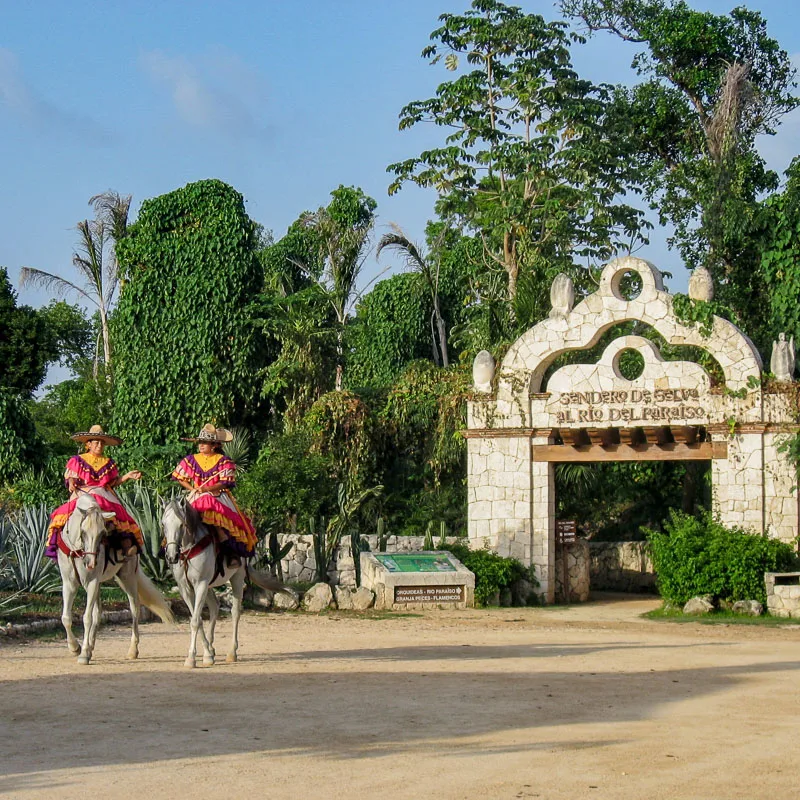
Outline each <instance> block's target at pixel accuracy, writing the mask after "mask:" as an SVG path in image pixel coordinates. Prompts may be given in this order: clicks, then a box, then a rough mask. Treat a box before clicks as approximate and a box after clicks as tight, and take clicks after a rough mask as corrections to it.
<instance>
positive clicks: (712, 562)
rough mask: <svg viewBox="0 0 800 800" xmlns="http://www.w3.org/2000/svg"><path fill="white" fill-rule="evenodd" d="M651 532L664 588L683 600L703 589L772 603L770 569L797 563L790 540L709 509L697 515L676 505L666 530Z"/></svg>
mask: <svg viewBox="0 0 800 800" xmlns="http://www.w3.org/2000/svg"><path fill="white" fill-rule="evenodd" d="M645 532H646V534H647V538H648V540H649V542H650V550H651V553H652V556H653V565H654V566H655V571H656V575H657V582H658V589H659V592H660V593H661V596H662V597H663V598H664V599H665V600H669V601H670V602H672V603H676V604H680V605H682V604H683V603H685V602H687V600H690V599H691V598H692V597H696V596H697V595H703V594H710V595H713V596H714V597H715V598H719V599H723V600H729V601H736V600H758V601H760V602H761V603H762V604H764V605H766V602H767V599H766V592H765V588H764V573H765V572H781V571H785V570H789V569H792V568H793V567H794V565H795V563H796V560H797V557H796V555H795V553H794V551H793V550H792V548H791V547H790V546H789V545H788V544H786V543H784V542H781V541H779V540H777V539H769V538H767V537H766V536H761V535H759V534H755V533H752V532H748V531H746V530H742V529H741V528H726V527H725V526H724V525H722V524H720V523H719V522H716V521H714V520H713V519H712V518H711V516H710V515H708V514H706V515H703V516H700V517H691V516H688V515H686V514H681V513H678V512H676V511H673V512H671V514H670V517H669V519H668V520H667V521H666V522H665V523H664V531H663V532H662V531H653V530H645Z"/></svg>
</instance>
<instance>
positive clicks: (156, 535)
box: [118, 483, 172, 586]
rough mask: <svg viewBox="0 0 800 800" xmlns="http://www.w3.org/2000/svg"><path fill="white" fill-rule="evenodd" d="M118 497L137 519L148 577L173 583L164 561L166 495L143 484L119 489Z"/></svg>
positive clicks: (167, 497) (165, 584) (166, 583)
mask: <svg viewBox="0 0 800 800" xmlns="http://www.w3.org/2000/svg"><path fill="white" fill-rule="evenodd" d="M118 494H119V498H120V500H122V504H123V505H124V506H125V508H126V509H127V511H128V513H129V514H130V515H131V516H132V517H133V518H134V519H135V520H136V524H137V525H138V526H139V528H140V529H141V531H142V537H143V538H144V550H142V555H141V560H142V564H143V565H144V567H145V569H146V571H147V573H148V575H150V577H151V578H152V579H153V580H154V581H155V582H156V583H158V584H161V585H162V586H167V585H170V584H171V583H172V572H171V570H170V568H169V566H168V564H167V562H166V560H165V559H163V558H161V540H162V538H163V535H164V534H163V533H162V530H161V513H162V509H163V507H164V502H165V500H168V499H169V498H170V497H171V495H168V496H164V495H162V494H161V493H160V492H158V491H156V490H155V489H150V488H148V487H146V486H143V485H142V484H140V483H135V484H133V485H131V484H128V485H126V486H124V487H120V489H119V490H118Z"/></svg>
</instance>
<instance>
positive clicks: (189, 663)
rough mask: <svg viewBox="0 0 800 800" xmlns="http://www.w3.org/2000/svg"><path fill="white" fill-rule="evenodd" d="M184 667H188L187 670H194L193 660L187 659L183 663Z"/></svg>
mask: <svg viewBox="0 0 800 800" xmlns="http://www.w3.org/2000/svg"><path fill="white" fill-rule="evenodd" d="M183 666H184V667H189V669H194V668H195V663H194V659H193V658H187V659H186V661H184V662H183Z"/></svg>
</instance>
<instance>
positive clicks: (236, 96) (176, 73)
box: [140, 50, 267, 138]
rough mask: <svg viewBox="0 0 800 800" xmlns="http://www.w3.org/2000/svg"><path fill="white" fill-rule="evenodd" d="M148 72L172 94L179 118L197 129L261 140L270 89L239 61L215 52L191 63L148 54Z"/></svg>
mask: <svg viewBox="0 0 800 800" xmlns="http://www.w3.org/2000/svg"><path fill="white" fill-rule="evenodd" d="M140 61H141V65H142V68H143V69H144V70H145V72H146V73H147V74H148V75H149V76H150V77H151V78H152V79H153V81H155V82H156V83H157V84H159V85H160V86H162V87H164V88H166V89H167V91H168V92H169V95H170V98H171V100H172V104H173V106H174V108H175V111H176V112H177V114H178V116H179V117H180V118H181V120H183V121H184V122H185V123H186V124H188V125H191V126H192V127H195V128H202V129H206V130H211V131H214V132H216V133H219V134H223V135H226V136H230V137H236V138H240V137H261V136H263V135H264V134H265V133H266V132H267V126H266V125H265V124H264V122H263V120H262V119H261V115H262V113H263V109H264V106H265V105H266V95H267V92H266V86H265V83H264V81H263V79H262V78H261V77H260V76H259V74H258V73H257V72H256V71H255V70H253V69H251V68H250V67H248V66H247V65H246V64H244V63H243V62H242V61H241V60H240V59H239V58H238V57H237V56H235V55H233V54H230V53H228V52H226V51H224V50H214V51H212V52H210V53H207V54H205V55H203V56H201V57H197V58H195V59H193V60H189V59H188V58H186V57H184V56H170V55H167V54H166V53H163V52H161V51H157V50H156V51H149V52H145V53H142V55H141V58H140Z"/></svg>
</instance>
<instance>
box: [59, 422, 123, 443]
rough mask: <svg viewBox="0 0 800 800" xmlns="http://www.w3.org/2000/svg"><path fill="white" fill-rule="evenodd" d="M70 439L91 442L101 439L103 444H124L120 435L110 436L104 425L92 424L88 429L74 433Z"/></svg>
mask: <svg viewBox="0 0 800 800" xmlns="http://www.w3.org/2000/svg"><path fill="white" fill-rule="evenodd" d="M69 438H70V439H74V440H75V441H76V442H91V441H93V440H95V439H99V440H100V441H101V442H103V444H122V439H120V438H119V437H118V436H109V435H108V434H107V433H106V432H105V431H104V430H103V426H102V425H92V427H91V428H89V430H88V431H86V432H84V433H73V434H72V436H70V437H69Z"/></svg>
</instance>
